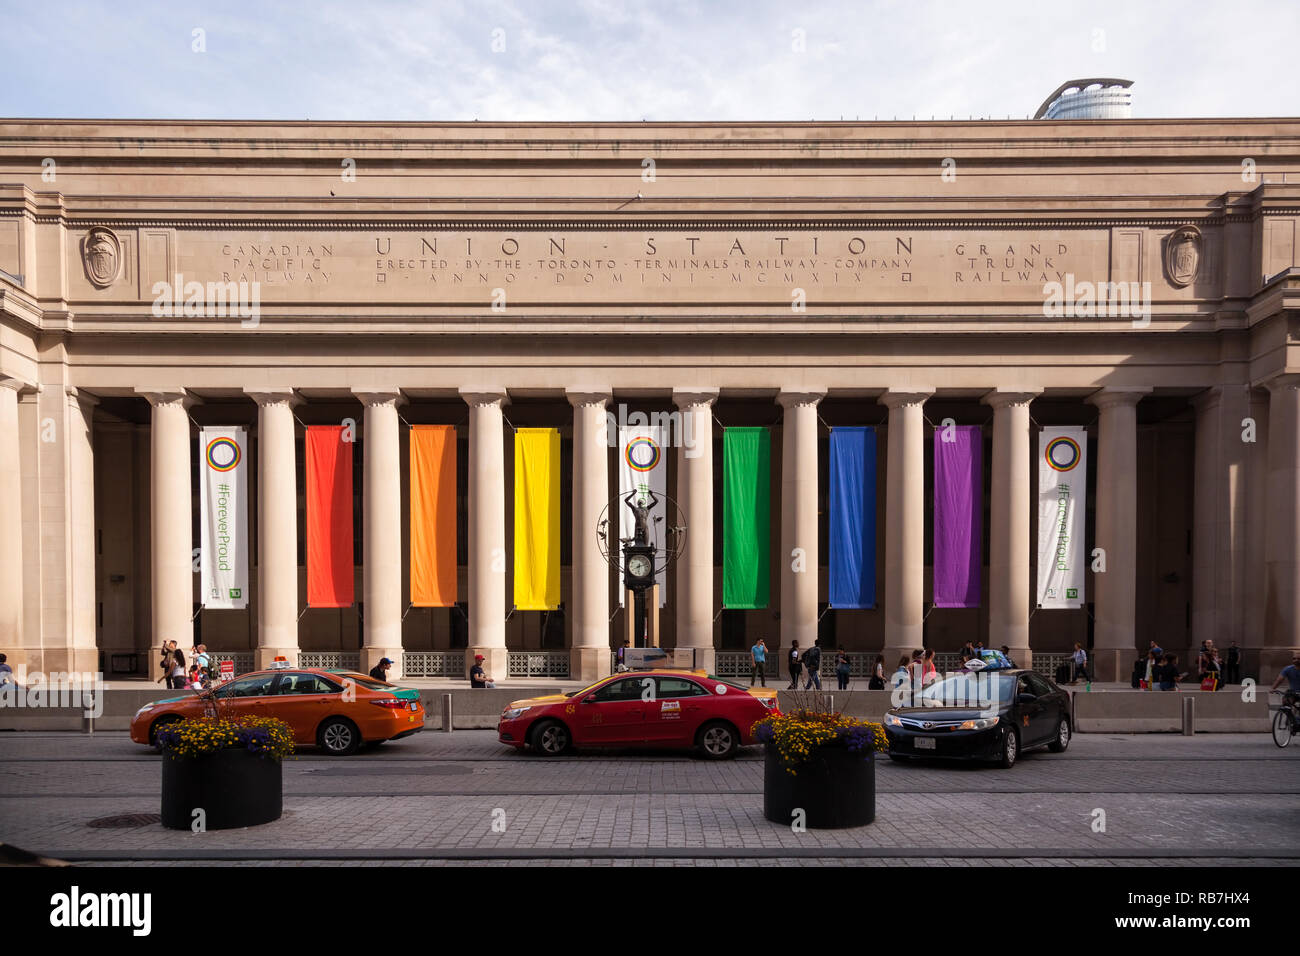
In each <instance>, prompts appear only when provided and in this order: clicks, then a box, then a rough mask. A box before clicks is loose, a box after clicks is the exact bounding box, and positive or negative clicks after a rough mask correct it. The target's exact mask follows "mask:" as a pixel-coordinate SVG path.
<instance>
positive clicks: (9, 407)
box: [0, 375, 27, 670]
mask: <svg viewBox="0 0 1300 956" xmlns="http://www.w3.org/2000/svg"><path fill="white" fill-rule="evenodd" d="M23 384H24V383H23V382H21V381H19V380H18V379H16V378H11V377H9V376H8V375H0V648H13V650H14V651H17V650H18V649H19V648H21V647H22V646H23V640H22V632H23V627H22V624H23V509H22V504H23V496H22V471H21V468H20V467H19V464H18V456H19V452H20V442H19V440H18V392H19V390H20V389H21V388H22V387H23ZM9 663H10V665H11V666H13V668H14V669H15V670H17V669H18V665H19V663H22V664H24V665H26V663H27V662H26V661H25V660H23V661H21V662H20V660H19V658H18V655H17V654H11V655H10V660H9Z"/></svg>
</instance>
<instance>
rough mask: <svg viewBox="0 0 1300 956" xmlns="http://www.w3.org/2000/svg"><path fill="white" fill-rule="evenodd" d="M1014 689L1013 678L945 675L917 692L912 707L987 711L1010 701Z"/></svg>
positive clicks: (1009, 676)
mask: <svg viewBox="0 0 1300 956" xmlns="http://www.w3.org/2000/svg"><path fill="white" fill-rule="evenodd" d="M1015 688H1016V678H1015V675H1014V674H990V673H978V672H977V673H974V674H949V675H948V676H947V677H944V678H943V679H941V680H938V681H935V682H934V683H933V684H931V685H930V686H929V687H926V688H925V689H924V690H921V691H920V692H918V693H917V694H916V705H915V706H926V707H934V706H943V707H988V706H990V705H991V704H992V703H993V702H995V701H997V702H1000V703H1005V702H1007V701H1009V700H1011V697H1012V694H1013V693H1014V691H1015ZM905 705H909V706H910V705H911V701H910V700H908V701H905Z"/></svg>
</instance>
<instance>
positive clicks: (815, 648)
mask: <svg viewBox="0 0 1300 956" xmlns="http://www.w3.org/2000/svg"><path fill="white" fill-rule="evenodd" d="M820 645H821V639H820V638H818V639H816V640H814V641H813V645H812V647H810V648H808V650H807V651H806V652H805V653H804V655H803V669H804V670H805V671H807V672H808V682H807V683H806V684H804V685H803V689H804V690H807V689H808V688H810V687H812V686H813V685H814V684H816V685H817V689H818V690H821V689H822V675H821V666H822V649H821V647H820Z"/></svg>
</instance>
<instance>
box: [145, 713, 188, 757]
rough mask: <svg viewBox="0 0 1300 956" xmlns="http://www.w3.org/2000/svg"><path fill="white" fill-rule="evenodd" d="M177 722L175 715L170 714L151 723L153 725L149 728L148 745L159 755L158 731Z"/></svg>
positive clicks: (177, 718) (160, 749) (160, 750)
mask: <svg viewBox="0 0 1300 956" xmlns="http://www.w3.org/2000/svg"><path fill="white" fill-rule="evenodd" d="M178 720H180V718H179V717H177V716H176V715H175V714H171V715H168V716H165V717H159V718H158V719H157V720H155V721H154V722H153V724H152V725H151V726H150V727H149V745H150V746H151V747H153V749H154V750H156V751H158V752H159V753H162V748H161V747H159V746H158V731H159V730H161V729H162V728H163V727H165V726H166V725H167V724H174V723H176V722H177V721H178Z"/></svg>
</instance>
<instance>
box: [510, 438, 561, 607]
mask: <svg viewBox="0 0 1300 956" xmlns="http://www.w3.org/2000/svg"><path fill="white" fill-rule="evenodd" d="M559 606H560V433H559V431H558V430H557V429H554V428H518V429H516V430H515V607H516V608H517V609H518V610H520V611H550V610H554V609H555V608H557V607H559Z"/></svg>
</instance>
